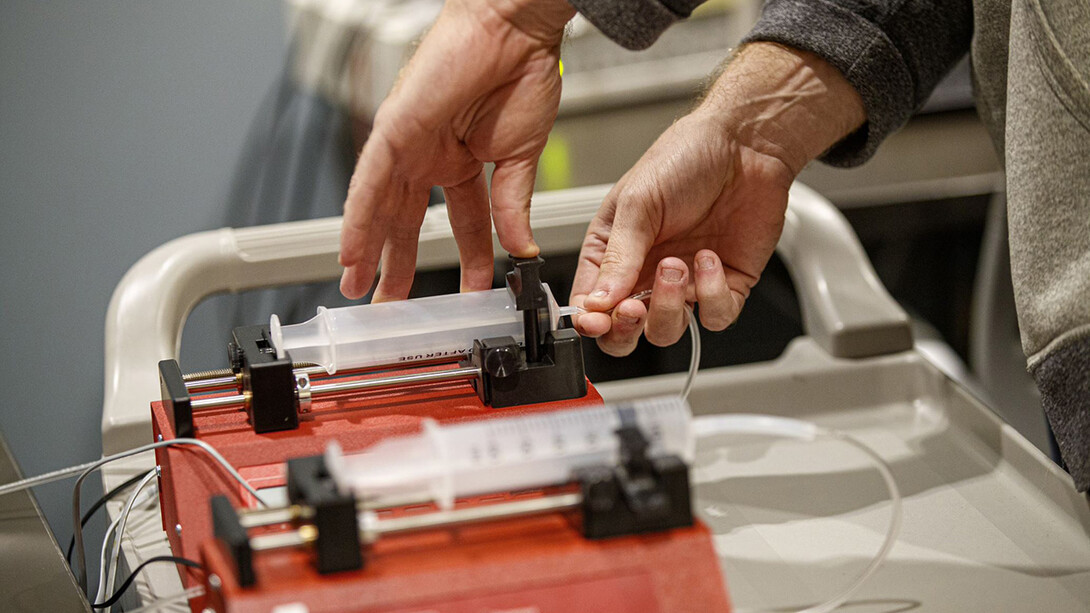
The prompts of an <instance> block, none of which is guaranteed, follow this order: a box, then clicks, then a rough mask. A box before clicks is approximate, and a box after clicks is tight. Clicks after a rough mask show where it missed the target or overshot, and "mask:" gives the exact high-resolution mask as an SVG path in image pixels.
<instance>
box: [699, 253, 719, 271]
mask: <svg viewBox="0 0 1090 613" xmlns="http://www.w3.org/2000/svg"><path fill="white" fill-rule="evenodd" d="M696 267H697V268H699V269H700V270H711V269H713V268H715V258H713V257H712V256H710V255H702V256H700V257H698V258H696Z"/></svg>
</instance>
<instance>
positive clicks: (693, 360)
mask: <svg viewBox="0 0 1090 613" xmlns="http://www.w3.org/2000/svg"><path fill="white" fill-rule="evenodd" d="M650 299H651V290H649V289H645V290H643V291H642V292H636V293H635V294H632V295H631V296H629V297H628V298H625V300H650ZM586 312H587V310H586V309H584V308H583V307H581V306H576V305H568V306H564V307H560V310H559V314H560V317H568V316H575V315H582V314H584V313H586ZM612 312H613V309H610V310H609V311H606V313H612ZM685 314H686V315H687V316H688V318H689V341H690V347H691V350H690V352H689V374H688V376H686V377H685V383H684V384H683V385H682V386H681V391H680V392H678V396H680V397H681V399H682V400H688V399H689V393H690V392H692V391H693V383H695V382H696V371H697V370H699V369H700V325H699V324H698V323H696V315H695V314H694V313H693V307H691V306H689V305H687V304H686V305H685Z"/></svg>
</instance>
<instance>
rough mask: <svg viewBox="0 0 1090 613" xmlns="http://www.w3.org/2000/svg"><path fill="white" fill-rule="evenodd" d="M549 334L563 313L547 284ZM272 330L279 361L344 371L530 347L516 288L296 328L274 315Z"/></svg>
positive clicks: (382, 308) (363, 308) (402, 303)
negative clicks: (477, 348)
mask: <svg viewBox="0 0 1090 613" xmlns="http://www.w3.org/2000/svg"><path fill="white" fill-rule="evenodd" d="M545 291H546V293H547V294H548V298H549V326H550V327H549V329H550V330H555V329H556V325H557V322H558V321H559V319H560V308H559V307H558V306H557V305H556V299H554V298H553V295H552V292H551V291H550V290H549V287H548V285H546V286H545ZM269 332H270V335H271V336H272V339H271V340H272V343H273V346H274V347H275V348H276V353H277V356H278V357H284V355H285V353H290V354H291V358H292V361H295V362H310V363H312V364H317V365H319V366H322V367H323V368H325V369H326V372H328V373H329V374H334V373H336V372H337V371H338V370H345V369H352V368H368V367H373V366H385V365H392V364H398V363H402V362H418V361H421V360H430V359H436V358H445V357H457V356H460V355H464V354H466V353H469V351H470V350H471V349H473V341H474V340H476V339H482V338H494V337H497V336H511V337H514V339H515V340H516V341H517V342H523V336H524V334H523V316H522V313H521V312H519V311H518V310H517V309H516V308H515V299H514V296H513V295H512V294H511V292H510V290H507V289H494V290H488V291H483V292H467V293H462V294H446V295H442V296H429V297H427V298H414V299H412V300H398V301H394V302H380V303H375V304H360V305H356V306H349V307H342V308H336V309H327V308H325V307H318V314H317V315H315V316H314V317H313V318H311V319H309V320H307V321H305V322H303V323H300V324H293V325H284V324H281V323H280V318H279V317H277V316H276V315H273V316H272V318H271V319H270V321H269Z"/></svg>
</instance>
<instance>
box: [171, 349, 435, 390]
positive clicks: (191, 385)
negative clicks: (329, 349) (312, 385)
mask: <svg viewBox="0 0 1090 613" xmlns="http://www.w3.org/2000/svg"><path fill="white" fill-rule="evenodd" d="M451 361H452V360H451V358H450V357H449V356H448V357H442V358H428V359H423V360H406V361H404V362H398V363H396V364H383V365H381V366H370V367H367V368H354V369H350V370H343V371H339V372H337V373H335V374H332V375H331V374H329V373H328V372H326V370H325V368H323V367H321V366H317V365H314V364H307V363H304V362H296V363H295V364H294V365H293V369H292V372H293V373H294V374H295V376H297V377H298V376H299V375H307V376H309V377H310V378H312V379H324V378H331V377H341V376H348V375H357V374H362V373H366V372H374V371H378V370H387V369H391V368H402V367H412V368H417V367H421V366H430V365H433V364H445V363H448V362H451ZM182 379H183V380H184V381H185V387H186V389H187V390H189V391H190V392H210V391H215V390H222V389H230V388H232V387H234V388H236V389H237V388H238V385H239V381H240V378H239V376H238V375H237V374H235V373H234V372H233V371H232V370H231V369H229V368H224V369H221V370H205V371H201V372H195V373H189V374H185V375H182Z"/></svg>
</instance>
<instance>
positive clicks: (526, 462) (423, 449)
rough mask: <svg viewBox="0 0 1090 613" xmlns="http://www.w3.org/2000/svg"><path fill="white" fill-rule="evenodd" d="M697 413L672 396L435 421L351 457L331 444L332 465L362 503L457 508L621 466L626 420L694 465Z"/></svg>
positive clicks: (656, 450)
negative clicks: (470, 500) (461, 501)
mask: <svg viewBox="0 0 1090 613" xmlns="http://www.w3.org/2000/svg"><path fill="white" fill-rule="evenodd" d="M691 418H692V415H691V413H690V411H689V405H688V404H687V403H686V402H685V401H684V400H682V399H681V398H679V397H677V396H664V397H661V398H651V399H647V400H640V401H636V402H631V403H626V404H618V405H607V406H599V407H590V408H584V409H572V410H564V411H555V412H550V413H540V414H537V415H528V416H522V417H504V418H491V419H485V420H480V421H473V422H463V423H459V424H451V425H442V424H438V423H437V422H435V421H432V420H428V421H425V422H424V427H423V429H422V430H421V432H420V433H419V434H416V435H410V436H402V437H396V438H391V439H386V440H384V441H382V442H380V443H378V444H376V445H374V446H373V447H371V448H369V449H368V450H366V451H364V452H361V453H353V454H348V455H344V454H342V453H341V450H340V447H339V446H337V445H336V443H334V444H331V445H330V447H329V448H328V449H327V450H326V464H327V466H328V467H329V470H330V472H331V473H332V475H333V478H334V479H335V480H336V483H337V485H338V487H339V488H340V489H341V491H343V492H345V493H349V492H351V493H353V494H354V495H355V496H356V498H357V499H359V500H365V501H367V502H369V503H372V504H379V505H381V504H383V503H392V501H404V500H431V501H434V502H435V503H436V504H438V505H439V506H440V507H441V508H450V507H451V505H452V504H453V503H454V500H455V499H457V498H461V497H465V496H476V495H481V494H488V493H493V492H509V491H517V490H524V489H530V488H539V487H547V486H550V485H559V484H564V483H569V482H570V481H571V480H572V473H573V472H574V471H575V470H577V469H579V468H585V467H590V466H596V465H603V464H604V465H610V466H614V465H617V464H618V462H619V461H620V444H619V440H618V437H617V434H616V432H617V430H618V429H619V428H620V427H621V426H622V425H628V424H635V425H636V426H637V427H639V429H640V430H641V431H642V432H643V434H644V436H646V437H647V439H648V441H649V442H650V448H649V450H648V453H649V454H650V455H651V456H652V457H657V456H661V455H667V454H673V455H678V456H680V457H682V458H683V459H685V461H686V462H691V461H692V459H693V454H694V446H695V442H694V439H693V434H692V429H691V426H690V422H691Z"/></svg>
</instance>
